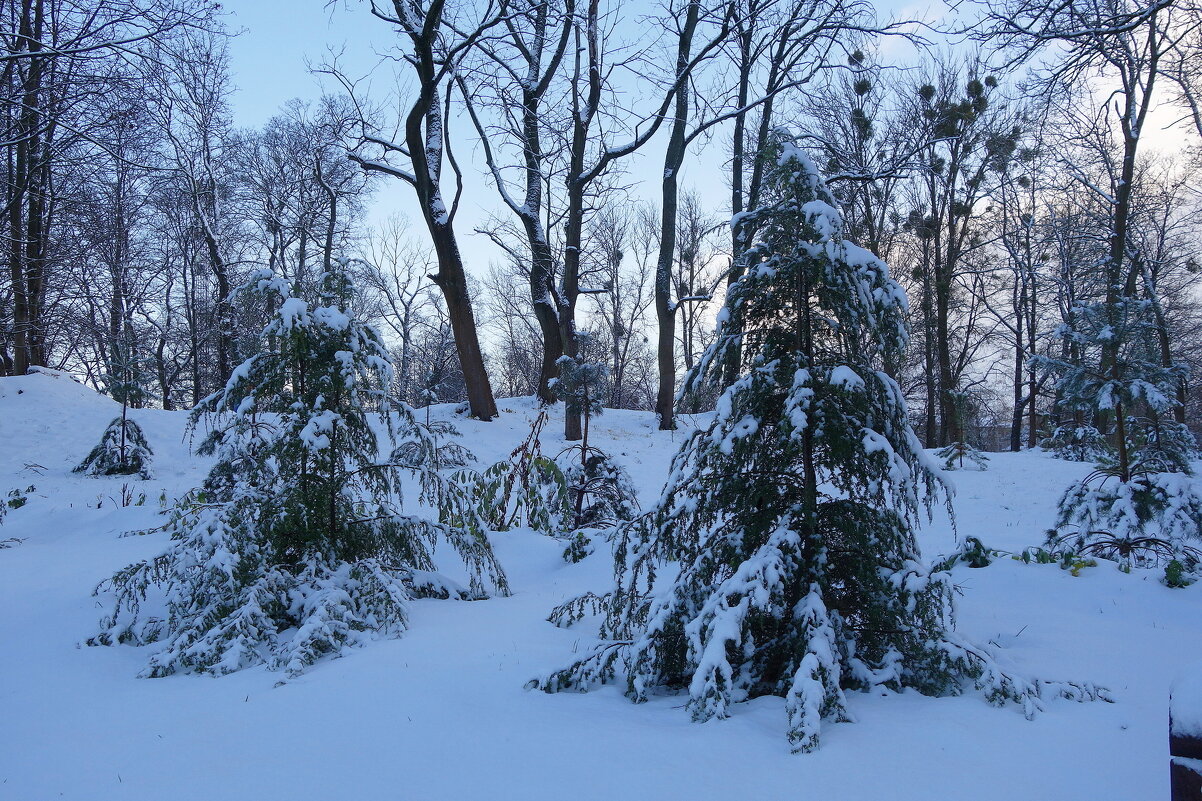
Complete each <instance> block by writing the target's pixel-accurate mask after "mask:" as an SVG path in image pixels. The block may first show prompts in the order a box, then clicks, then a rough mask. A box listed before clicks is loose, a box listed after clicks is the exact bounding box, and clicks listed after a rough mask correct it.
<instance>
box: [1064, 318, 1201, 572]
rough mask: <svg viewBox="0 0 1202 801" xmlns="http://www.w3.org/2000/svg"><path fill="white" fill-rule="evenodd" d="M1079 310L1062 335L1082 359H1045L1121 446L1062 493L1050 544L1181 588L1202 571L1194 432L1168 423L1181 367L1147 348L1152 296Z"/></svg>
mask: <svg viewBox="0 0 1202 801" xmlns="http://www.w3.org/2000/svg"><path fill="white" fill-rule="evenodd" d="M1075 312H1076V313H1075V314H1074V320H1075V321H1076V323H1075V325H1074V326H1073V327H1071V328H1070V327H1067V326H1066V327H1063V328H1062V329H1061V331H1060V334H1061V336H1062V337H1064V338H1065V339H1066V340H1068V341H1070V342H1071V343H1073V344H1074V345H1075V346H1076V348H1077V350H1078V351H1079V352H1080V353H1082V354H1084V356H1083V358H1080V359H1077V360H1075V361H1067V360H1057V359H1052V358H1047V357H1044V358H1043V359H1041V361H1042V362H1043V364H1044V366H1045V367H1047V368H1048V369H1050V370H1051V371H1052V372H1054V373H1056V374H1057V375H1058V376H1059V383H1058V387H1057V388H1058V390H1059V392H1060V395H1061V397H1062V398H1063V404H1064V406H1065V407H1066V408H1068V409H1072V410H1074V411H1076V412H1078V413H1081V414H1085V415H1088V416H1089V417H1091V418H1093V419H1095V420H1100V421H1102V422H1103V423H1104V424H1106V426H1107V428H1110V429H1112V432H1111V433H1112V435H1113V436H1112V439H1113V442H1114V443H1115V444H1114V447H1113V448H1109V447H1108V448H1107V449H1106V450H1105V451H1103V452H1102V453H1101V454H1100V457H1099V458H1098V467H1097V469H1096V470H1094V471H1093V472H1091V473H1090V474H1089V475H1088V476H1086V477H1085V478H1084V479H1082V480H1081V481H1078V482H1075V483H1073V484H1071V485H1069V487H1068V488H1067V489H1066V490H1065V491H1064V494H1063V495H1062V496H1061V498H1060V502H1059V506H1058V510H1057V519H1056V527H1055V529H1053V531H1052V532H1051V534H1050V535H1049V538H1048V539H1049V543H1050V544H1052V545H1054V546H1056V547H1065V546H1067V547H1070V548H1072V549H1074V550H1076V551H1077V552H1080V553H1085V554H1090V555H1097V556H1102V557H1105V558H1114V559H1117V560H1119V561H1120V562H1121V563H1123V564H1124V565H1128V566H1129V565H1132V564H1135V565H1140V566H1147V567H1152V566H1163V567H1164V568H1165V569H1166V583H1168V584H1170V585H1171V586H1184V585H1185V584H1188V583H1190V581H1191V580H1192V578H1193V577H1195V576H1196V575H1197V574H1198V573H1199V572H1202V550H1200V548H1202V491H1199V488H1198V486H1197V482H1196V481H1195V480H1194V479H1193V477H1192V470H1191V468H1190V459H1191V458H1192V457H1193V456H1194V455H1195V451H1196V443H1195V442H1194V439H1193V436H1192V434H1190V432H1189V431H1188V430H1186V429H1185V427H1184V426H1181V425H1178V424H1176V423H1173V422H1170V421H1168V420H1167V419H1165V418H1166V417H1167V413H1168V412H1170V411H1171V410H1172V409H1173V407H1174V406H1175V405H1176V404H1177V400H1176V398H1175V388H1176V387H1177V385H1178V383H1179V381H1180V379H1181V376H1182V373H1183V371H1184V368H1183V367H1182V366H1180V365H1171V366H1168V367H1166V366H1164V365H1163V364H1162V362H1161V361H1160V360H1159V359H1158V358H1157V357H1156V354H1155V353H1154V352H1153V351H1152V350H1151V349H1150V348H1149V347H1148V342H1149V339H1150V333H1151V330H1152V327H1153V325H1154V321H1153V315H1152V313H1151V312H1152V302H1151V301H1148V300H1140V299H1137V298H1132V297H1122V296H1119V297H1117V298H1114V297H1110V296H1108V297H1107V298H1106V299H1103V300H1101V301H1099V302H1097V303H1093V304H1082V305H1080V306H1078V307H1077V308H1076V310H1075ZM1136 410H1138V411H1139V412H1141V413H1142V414H1141V415H1140V416H1136V415H1135V414H1134V412H1135V411H1136Z"/></svg>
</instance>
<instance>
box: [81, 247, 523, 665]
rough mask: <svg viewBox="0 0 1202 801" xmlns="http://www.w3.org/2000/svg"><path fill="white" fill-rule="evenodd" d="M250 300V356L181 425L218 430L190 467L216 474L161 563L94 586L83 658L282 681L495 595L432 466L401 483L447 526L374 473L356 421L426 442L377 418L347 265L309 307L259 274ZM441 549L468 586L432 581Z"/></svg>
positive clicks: (372, 447)
mask: <svg viewBox="0 0 1202 801" xmlns="http://www.w3.org/2000/svg"><path fill="white" fill-rule="evenodd" d="M247 288H248V291H251V292H257V293H261V294H265V295H268V296H271V299H272V306H274V307H275V308H276V312H275V314H274V316H273V318H272V320H271V321H270V322H269V324H268V325H267V327H266V328H265V330H264V331H263V334H262V337H261V350H260V352H259V353H258V354H257V355H255V356H252V357H251V358H250V359H248V360H247V361H245V362H244V363H243V364H242V365H241V366H239V367H238V368H237V369H236V370H235V371H234V373H233V375H232V376H231V377H230V379H229V381H228V382H227V384H226V386H225V387H224V388H223V389H222V390H220V391H218V392H217V393H215V394H213V395H211V396H209V397H208V398H206V399H205V400H204V401H202V402H201V403H200V404H199V405H198V406H197V408H196V409H195V410H194V411H193V414H192V418H191V424H192V426H193V427H195V426H196V425H198V424H199V423H200V421H201V420H203V419H208V420H210V421H212V422H213V423H214V429H213V431H212V433H211V434H210V435H209V437H208V438H207V439H206V440H205V441H204V443H203V444H202V446H201V450H202V451H205V452H212V453H215V454H216V456H217V461H216V464H215V465H214V466H213V468H212V470H211V472H210V473H209V475H208V477H207V478H206V480H205V482H204V485H203V486H202V487H201V488H200V489H199V490H196V491H193V492H192V493H190V494H189V495H188V496H186V497H185V498H184V499H182V500H181V502H180V503H179V504H178V505H177V506H176V507H175V509H174V510H173V511H172V513H171V519H170V521H169V522H168V524H167V525H166V527H165V528H166V530H167V531H168V532H169V533H170V534H171V537H172V543H171V545H170V546H169V547H168V549H167V550H166V551H165V552H164V553H163V554H162V555H160V556H158V557H157V558H155V559H152V560H149V561H145V562H139V563H136V564H133V565H130V566H129V567H127V568H125V569H123V570H122V571H120V572H118V573H117V574H116V575H115V576H113V578H112V579H110V580H109V581H108V582H106V583H105V584H104V585H102V589H110V588H111V589H112V590H113V591H114V592H115V594H116V602H115V607H114V609H113V612H112V613H111V614H110V615H109V616H108V617H107V618H106V619H105V620H104V621H103V622H102V627H103V630H102V631H101V633H99V634H98V635H96V636H95V637H93V638H92V639H91V640H90V641H89V642H90V643H91V644H96V645H108V644H112V643H115V642H130V643H134V644H140V645H150V644H154V651H153V653H152V655H151V657H150V661H149V664H148V666H147V668H146V669H145V671H144V674H143V675H147V676H165V675H168V674H171V673H175V672H177V671H193V672H205V673H213V674H224V673H229V672H232V671H235V670H239V669H241V668H245V667H248V666H251V665H255V664H260V663H267V664H268V665H269V666H270V667H272V668H276V669H284V670H286V671H287V672H288V673H289V674H291V675H294V674H297V673H299V672H301V671H303V670H304V669H305V668H306V667H307V666H309V665H311V664H312V663H313V662H315V661H316V660H317V659H319V658H320V657H322V656H323V655H326V654H333V655H336V654H338V653H340V652H342V651H343V650H344V649H345V648H347V647H349V646H353V645H358V644H361V643H363V642H364V641H366V640H368V639H371V638H375V637H384V636H396V635H398V634H399V633H401V632H402V631H403V630H404V629H405V628H406V626H407V622H408V602H409V599H410V598H412V597H415V596H418V595H434V596H439V597H449V596H454V597H461V598H480V597H485V596H486V595H487V592H488V589H489V586H490V585H491V588H492V589H494V590H495V591H497V592H500V593H505V592H507V588H506V582H505V577H504V574H503V573H502V572H501V570H500V567H499V565H497V563H496V561H495V559H494V557H493V554H492V551H491V549H490V547H489V545H488V541H487V539H486V538H485V536H484V531H483V530H482V528H481V527H480V525H478V524H479V520H478V518H476V517H473V516H472V515H470V514H469V512H468V510H466V508H465V505H464V504H462V503H459V502H458V501H457V499H456V498H455V497H453V496H452V495H450V494H449V493H451V492H452V491H453V487H452V486H451V485H450V484H449V483H448V482H445V481H443V480H441V478H440V477H439V476H438V474H437V473H436V472H435V471H433V470H431V469H428V465H429V464H430V463H432V462H436V461H437V460H436V459H434V457H433V455H432V454H429V453H427V454H425V456H426V457H427V458H423V459H411V460H409V461H407V462H405V463H404V464H403V465H402V466H401V467H403V468H404V469H405V470H407V471H408V472H411V473H415V474H417V477H418V479H419V483H420V486H421V488H422V496H423V497H422V500H423V501H424V502H426V503H427V504H428V505H430V506H432V507H434V508H437V509H440V510H442V518H441V519H440V520H439V521H430V520H426V519H423V518H419V517H414V516H409V515H405V514H402V513H401V511H400V486H399V480H400V470H399V469H398V465H397V464H394V463H393V462H390V461H385V462H379V461H377V458H378V457H377V454H378V453H379V448H378V442H377V436H376V434H375V432H374V430H373V428H372V426H371V425H370V423H369V419H368V412H369V410H370V409H372V408H376V409H383V413H382V415H381V417H382V418H383V420H384V423H385V428H386V430H387V433H388V436H389V437H390V438H391V437H393V435H394V431H395V430H396V429H397V428H402V429H404V430H405V432H407V433H412V434H413V435H414V436H417V437H419V438H421V440H422V442H424V447H425V448H426V449H427V450H428V449H430V448H434V447H436V445H437V443H436V441H435V440H434V439H433V438H431V437H429V436H423V433H422V431H423V430H422V429H420V428H418V427H417V426H416V424H415V421H414V419H413V415H412V411H411V410H410V409H409V408H408V407H405V406H393V407H391V408H390V407H389V406H388V405H387V390H388V383H389V381H390V379H391V374H392V371H391V367H390V365H389V363H388V360H387V352H386V350H385V347H384V344H383V342H382V341H381V340H380V337H379V335H378V334H377V333H376V332H375V331H374V330H373V329H372V328H370V327H368V326H365V325H363V324H361V323H360V322H358V321H357V320H356V319H354V317H353V316H352V314H351V313H350V312H349V311H348V308H349V307H350V305H351V300H352V297H353V295H354V290H353V287H352V286H351V284H350V282H349V279H348V278H347V275H346V270H345V265H341V264H340V265H338V266H337V267H336V268H335V269H333V270H332V271H330V272H328V273H326V274H325V275H324V276H323V277H322V281H321V296H320V301H319V303H317V304H316V305H312V306H310V305H309V304H308V303H306V302H305V301H304V300H302V299H300V298H297V297H293V296H292V295H291V293H290V291H289V288H288V286H287V284H286V283H285V282H283V281H282V280H281V279H279V278H276V277H274V276H272V275H271V274H270V273H262V274H259V275H257V276H256V277H255V278H253V279H252V281H251V282H250V284H248V287H247ZM414 432H416V433H414ZM440 538H445V539H446V540H448V541H449V542H450V543H451V544H452V545H453V546H454V547H455V548H456V549H457V550H458V551H459V553H460V555H461V556H462V557H463V558H464V562H465V563H466V565H467V567H468V569H469V572H470V575H471V586H470V587H468V588H463V587H460V586H459V585H457V584H455V582H453V581H451V580H449V579H445V578H443V577H441V576H440V575H439V574H437V573H434V572H433V570H434V564H433V559H432V557H431V552H432V549H433V547H434V544H435V542H436V540H438V539H440ZM160 604H161V605H163V606H165V609H163V608H161V606H160Z"/></svg>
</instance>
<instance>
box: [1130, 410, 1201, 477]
mask: <svg viewBox="0 0 1202 801" xmlns="http://www.w3.org/2000/svg"><path fill="white" fill-rule="evenodd" d="M1127 442H1128V445H1127V447H1128V449H1129V450H1130V451H1131V452H1132V454H1133V455H1134V458H1135V459H1137V460H1138V462H1137V464H1136V465H1135V467H1136V468H1137V469H1140V470H1146V471H1149V472H1153V473H1190V472H1192V469H1191V467H1190V461H1191V460H1193V459H1196V458H1197V457H1198V442H1197V440H1196V439H1194V434H1193V432H1192V431H1190V430H1189V429H1188V428H1186V427H1185V425H1183V424H1182V423H1177V422H1173V421H1171V420H1161V419H1159V418H1158V417H1151V418H1147V417H1143V418H1140V417H1128V418H1127Z"/></svg>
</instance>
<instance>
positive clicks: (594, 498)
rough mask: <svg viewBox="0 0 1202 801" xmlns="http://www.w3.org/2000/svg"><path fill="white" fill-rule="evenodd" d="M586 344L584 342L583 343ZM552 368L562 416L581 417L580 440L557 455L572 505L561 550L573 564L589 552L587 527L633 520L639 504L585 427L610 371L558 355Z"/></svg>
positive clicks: (596, 412)
mask: <svg viewBox="0 0 1202 801" xmlns="http://www.w3.org/2000/svg"><path fill="white" fill-rule="evenodd" d="M586 344H587V343H586ZM556 364H557V365H558V367H559V378H557V379H554V380H553V381H552V384H553V388H554V391H555V393H556V395H558V397H559V399H560V400H562V401H563V402H564V407H565V414H569V415H576V416H578V417H580V418H582V420H583V422H584V427H583V431H582V436H581V438H580V442H578V443H575V444H573V445H571V446H569V447H568V448H567V449H566V450H564V452H563V453H562V454H561V455H560V458H559V462H560V464H561V465H562V467H563V473H564V480H565V482H566V484H567V488H568V497H569V502H570V503H571V507H572V528H573V531H572V532H571V534H570V535H569V540H570V542H569V544H568V548H567V550H566V551H565V552H564V557H565V558H566V559H568V561H572V562H578V561H580V560H581V559H583V558H584V557H585V556H587V555H588V554H589V553H591V552H592V549H593V545H592V536H591V535H590V534H589V533H587V532H586V529H596V530H603V529H606V527H612V526H613V525H614V524H615V523H618V522H622V521H629V520H630V519H631V518H633V517H634V514H635V509H637V508H638V501H637V500H636V498H635V491H634V486H633V484H632V483H631V481H630V477H629V476H628V475H627V474H626V471H625V470H623V469H622V466H621V465H619V464H617V463H616V462H615V461H614V460H613V459H612V458H611V457H610V455H609V454H607V453H606V452H605V451H603V450H601V449H600V448H597V447H594V446H593V445H591V444H590V443H589V424H590V422H591V421H592V418H594V417H596V416H597V415H599V414H602V413H603V412H604V411H605V409H604V407H603V406H602V405H601V399H602V397H604V392H605V386H606V383H607V382H608V380H609V368H608V367H607V366H606V365H604V364H601V363H598V362H587V361H581V360H577V359H573V358H572V357H570V356H562V357H560V358H559V359H558V360H557V361H556Z"/></svg>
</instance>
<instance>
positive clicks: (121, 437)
mask: <svg viewBox="0 0 1202 801" xmlns="http://www.w3.org/2000/svg"><path fill="white" fill-rule="evenodd" d="M125 411H126V410H125V409H124V408H123V409H122V412H123V414H122V416H121V417H115V418H113V421H112V422H111V423H109V424H108V426H107V427H106V428H105V429H104V433H103V434H102V435H101V436H100V442H99V444H97V445H96V447H95V448H92V450H91V452H90V453H88V455H87V456H86V457H85V458H84V460H83V461H82V462H80V463H79V464H78V465H77V466H76V467H75V469H74V470H73V471H72V472H75V473H86V474H87V475H90V476H134V475H136V476H137V477H138V478H141V479H148V478H150V459H151V457H152V456H153V455H154V451H152V450H151V449H150V443H149V442H147V441H146V435H145V434H144V433H142V428H141V426H139V425H138V424H137V423H135V422H134V421H133V419H132V418H130V417H128V416H127V415H126V414H124V412H125Z"/></svg>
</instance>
